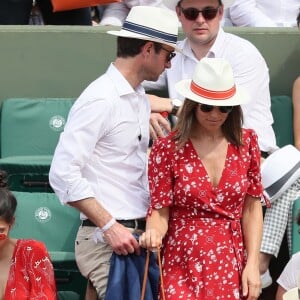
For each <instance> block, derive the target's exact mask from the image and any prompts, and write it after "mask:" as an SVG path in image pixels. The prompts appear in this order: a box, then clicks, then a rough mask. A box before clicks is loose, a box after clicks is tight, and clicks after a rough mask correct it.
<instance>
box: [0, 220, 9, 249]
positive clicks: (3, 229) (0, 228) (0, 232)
mask: <svg viewBox="0 0 300 300" xmlns="http://www.w3.org/2000/svg"><path fill="white" fill-rule="evenodd" d="M11 225H12V224H9V223H7V222H6V221H5V220H4V219H2V218H0V247H1V245H2V244H3V243H4V242H5V240H6V239H7V237H8V234H9V231H10V228H11Z"/></svg>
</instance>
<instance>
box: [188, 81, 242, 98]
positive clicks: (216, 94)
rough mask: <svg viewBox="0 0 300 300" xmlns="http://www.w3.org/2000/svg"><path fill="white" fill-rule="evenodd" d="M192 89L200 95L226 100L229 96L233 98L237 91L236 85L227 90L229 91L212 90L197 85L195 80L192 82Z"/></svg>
mask: <svg viewBox="0 0 300 300" xmlns="http://www.w3.org/2000/svg"><path fill="white" fill-rule="evenodd" d="M191 91H192V92H194V93H195V94H197V95H198V96H201V97H204V98H207V99H212V100H225V99H228V98H231V97H233V96H234V95H235V93H236V87H235V85H234V86H233V87H232V88H231V89H229V90H227V91H212V90H207V89H205V88H203V87H201V86H199V85H197V84H196V83H195V82H194V81H192V82H191Z"/></svg>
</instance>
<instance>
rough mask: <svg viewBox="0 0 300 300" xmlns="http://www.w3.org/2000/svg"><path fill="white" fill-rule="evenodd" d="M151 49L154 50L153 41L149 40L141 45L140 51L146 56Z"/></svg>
mask: <svg viewBox="0 0 300 300" xmlns="http://www.w3.org/2000/svg"><path fill="white" fill-rule="evenodd" d="M151 51H154V43H153V42H151V41H149V42H147V43H146V44H145V45H144V46H143V48H142V52H143V55H144V56H145V57H146V56H149V55H150V53H151Z"/></svg>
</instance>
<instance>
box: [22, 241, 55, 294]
mask: <svg viewBox="0 0 300 300" xmlns="http://www.w3.org/2000/svg"><path fill="white" fill-rule="evenodd" d="M29 250H30V251H29ZM26 258H27V259H26V260H27V261H26V265H27V270H28V272H27V274H28V277H29V281H30V283H31V291H30V297H29V299H47V300H57V296H56V285H55V279H54V270H53V266H52V263H51V260H50V256H49V254H48V251H47V249H46V247H45V245H44V244H43V243H42V242H39V241H35V240H30V245H28V246H27V255H26Z"/></svg>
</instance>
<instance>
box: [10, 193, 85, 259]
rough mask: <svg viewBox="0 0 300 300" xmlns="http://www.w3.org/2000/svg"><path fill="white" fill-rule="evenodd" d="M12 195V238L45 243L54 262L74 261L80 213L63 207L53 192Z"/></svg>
mask: <svg viewBox="0 0 300 300" xmlns="http://www.w3.org/2000/svg"><path fill="white" fill-rule="evenodd" d="M13 193H14V195H15V196H16V198H17V201H18V205H17V210H16V221H15V224H14V226H13V228H12V231H11V236H12V237H14V238H33V239H37V240H40V241H42V242H44V243H45V245H46V247H47V249H48V251H49V253H50V255H51V258H52V259H53V260H54V261H55V260H57V261H64V260H74V244H75V237H76V234H77V230H78V227H79V225H80V218H79V212H78V211H77V210H76V209H75V208H72V207H69V206H64V205H62V204H61V203H60V201H59V199H58V198H57V196H56V195H55V194H54V193H28V192H13Z"/></svg>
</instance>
